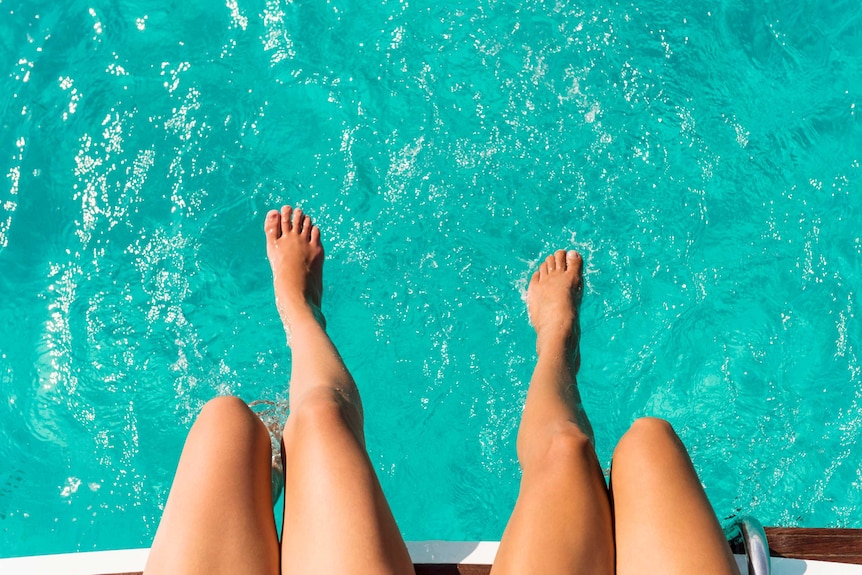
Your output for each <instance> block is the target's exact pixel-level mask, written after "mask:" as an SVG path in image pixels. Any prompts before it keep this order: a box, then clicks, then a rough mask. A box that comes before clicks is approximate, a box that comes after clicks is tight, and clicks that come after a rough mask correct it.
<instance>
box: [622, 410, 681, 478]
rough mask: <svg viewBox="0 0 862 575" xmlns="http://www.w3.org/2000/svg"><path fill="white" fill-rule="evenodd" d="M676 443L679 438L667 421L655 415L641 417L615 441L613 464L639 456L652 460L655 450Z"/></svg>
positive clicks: (636, 458)
mask: <svg viewBox="0 0 862 575" xmlns="http://www.w3.org/2000/svg"><path fill="white" fill-rule="evenodd" d="M678 443H679V438H678V437H677V435H676V432H675V431H674V430H673V426H672V425H671V424H670V423H669V422H667V421H665V420H664V419H660V418H657V417H641V418H639V419H636V420H635V422H634V423H632V425H631V427H630V428H629V430H628V431H627V432H626V433H625V434H624V435H623V436H622V438H621V439H620V441H619V443H617V447H616V449H615V450H614V466H615V467H618V466H619V465H620V464H621V463H622V462H626V461H631V460H638V459H641V458H646V459H648V460H652V459H653V456H654V455H655V454H656V453H657V452H659V451H664V450H666V449H667V448H668V447H671V446H674V447H675V446H676V445H678Z"/></svg>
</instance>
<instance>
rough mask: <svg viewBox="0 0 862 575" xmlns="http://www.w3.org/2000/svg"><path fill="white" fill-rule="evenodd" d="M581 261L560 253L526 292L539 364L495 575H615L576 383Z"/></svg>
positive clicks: (603, 497)
mask: <svg viewBox="0 0 862 575" xmlns="http://www.w3.org/2000/svg"><path fill="white" fill-rule="evenodd" d="M581 266H582V262H581V256H580V255H579V254H578V253H576V252H568V254H567V253H566V252H565V251H563V250H559V251H557V252H556V253H555V254H554V255H552V256H549V257H548V259H547V260H545V262H544V263H543V264H542V265H541V266H540V268H539V271H538V272H536V273H535V274H534V275H533V278H532V280H531V281H530V287H529V289H528V291H527V303H528V309H529V313H530V320H531V321H532V323H533V327H534V328H535V329H536V335H537V341H536V349H537V352H538V356H539V358H538V361H537V363H536V368H535V371H534V372H533V379H532V380H531V381H530V388H529V390H528V391H527V401H526V405H525V406H524V415H523V417H522V420H521V427H520V430H519V431H518V460H519V461H520V463H521V468H522V469H523V477H522V479H521V491H520V494H519V495H518V501H517V503H516V504H515V509H514V511H513V512H512V517H511V519H510V520H509V524H508V526H507V527H506V531H505V533H503V538H502V541H501V543H500V549H499V552H498V554H497V560H496V562H495V564H494V567H493V568H492V573H493V574H494V575H507V574H514V575H525V574H529V573H541V574H548V575H555V574H576V573H585V574H589V575H600V574H607V575H609V574H612V573H613V571H614V542H613V532H612V527H611V510H610V504H609V501H608V493H607V488H606V487H605V481H604V478H603V477H602V472H601V468H600V467H599V463H598V460H597V459H596V454H595V451H594V450H593V445H592V441H591V439H590V435H591V433H592V432H591V429H590V426H589V422H588V421H587V418H586V414H585V413H584V412H583V409H582V408H581V404H580V396H579V394H578V390H577V387H576V382H575V373H576V371H577V368H578V355H577V353H578V337H579V329H578V317H577V312H578V304H579V302H580V296H581Z"/></svg>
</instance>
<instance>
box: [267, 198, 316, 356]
mask: <svg viewBox="0 0 862 575" xmlns="http://www.w3.org/2000/svg"><path fill="white" fill-rule="evenodd" d="M264 231H265V232H266V255H267V256H268V257H269V264H270V266H272V279H273V283H274V285H275V305H276V307H277V308H278V314H279V316H281V321H282V323H283V324H284V329H285V331H286V332H287V334H288V341H289V338H290V326H291V325H294V324H295V323H296V322H301V321H308V320H311V321H318V322H320V323H321V325H322V324H323V316H322V315H321V313H320V299H321V297H322V294H323V244H321V243H320V229H318V227H317V226H315V225H314V224H313V223H312V222H311V218H310V217H308V216H307V215H305V214H303V213H302V210H301V209H300V208H296V209H293V208H292V207H291V206H283V207H282V208H281V212H278V211H276V210H271V211H270V212H269V213H268V214H267V215H266V220H265V222H264Z"/></svg>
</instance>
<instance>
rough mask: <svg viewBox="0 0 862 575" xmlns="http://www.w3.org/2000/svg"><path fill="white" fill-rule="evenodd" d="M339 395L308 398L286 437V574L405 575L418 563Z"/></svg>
mask: <svg viewBox="0 0 862 575" xmlns="http://www.w3.org/2000/svg"><path fill="white" fill-rule="evenodd" d="M361 433H362V431H361V416H360V415H359V413H358V411H357V410H356V408H355V407H354V406H353V405H352V404H351V403H350V402H349V401H348V400H347V399H346V398H345V397H343V396H342V394H341V393H340V392H338V391H335V390H328V389H320V390H312V391H310V392H308V393H307V394H306V395H305V396H304V397H303V399H302V401H301V403H299V405H297V406H295V407H294V408H293V409H292V411H291V414H290V416H289V417H288V419H287V423H286V424H285V430H284V445H285V453H286V469H285V491H284V527H283V532H282V571H283V572H284V573H286V574H290V575H305V574H318V573H319V574H325V575H330V574H333V573H338V574H339V575H347V574H352V573H356V574H363V575H376V574H381V575H383V574H386V575H390V574H391V575H396V574H397V575H407V574H412V573H413V563H412V561H411V560H410V556H409V554H408V553H407V546H406V545H405V544H404V540H403V539H402V537H401V533H400V531H399V530H398V526H397V525H396V523H395V519H394V518H393V516H392V512H391V511H390V509H389V504H388V503H387V501H386V498H385V496H384V495H383V490H382V489H381V487H380V482H379V481H378V479H377V475H376V474H375V472H374V468H373V467H372V465H371V461H370V459H369V458H368V454H367V453H366V452H365V447H364V445H363V440H362V436H361Z"/></svg>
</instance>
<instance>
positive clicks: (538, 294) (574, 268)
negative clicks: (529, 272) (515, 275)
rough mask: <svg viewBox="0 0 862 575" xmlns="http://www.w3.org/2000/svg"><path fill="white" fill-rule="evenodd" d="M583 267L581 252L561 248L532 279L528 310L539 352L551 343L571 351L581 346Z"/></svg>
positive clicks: (528, 289) (540, 267)
mask: <svg viewBox="0 0 862 575" xmlns="http://www.w3.org/2000/svg"><path fill="white" fill-rule="evenodd" d="M582 268H583V260H582V259H581V254H579V253H578V252H576V251H568V252H567V251H565V250H557V251H556V252H554V253H553V254H552V255H550V256H548V257H547V259H545V261H544V262H542V264H541V265H540V266H539V269H538V271H537V272H536V273H534V274H533V277H532V278H531V279H530V285H529V287H528V288H527V310H528V312H529V315H530V323H532V324H533V328H534V329H535V330H536V349H537V350H538V351H539V353H541V352H542V350H543V349H544V348H545V347H546V346H548V345H559V344H563V345H565V347H566V349H567V350H568V351H574V350H575V349H576V348H577V343H578V342H577V338H578V307H579V305H580V303H581V294H582V280H581V270H582Z"/></svg>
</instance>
